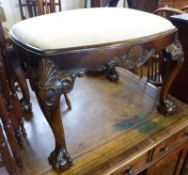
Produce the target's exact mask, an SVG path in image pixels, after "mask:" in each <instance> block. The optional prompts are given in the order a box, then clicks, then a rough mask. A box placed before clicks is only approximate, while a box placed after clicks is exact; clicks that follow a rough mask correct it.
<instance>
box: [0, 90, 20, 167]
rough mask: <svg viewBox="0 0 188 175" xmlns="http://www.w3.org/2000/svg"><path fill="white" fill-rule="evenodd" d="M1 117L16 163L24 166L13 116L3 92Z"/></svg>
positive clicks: (0, 103)
mask: <svg viewBox="0 0 188 175" xmlns="http://www.w3.org/2000/svg"><path fill="white" fill-rule="evenodd" d="M0 117H1V121H2V123H3V127H4V129H5V132H6V135H7V139H8V141H9V144H10V147H11V150H12V153H13V156H14V158H15V160H16V163H17V164H18V166H20V167H22V160H21V157H20V151H19V147H18V145H17V140H16V137H15V134H14V131H13V128H12V125H11V121H10V117H11V116H10V114H9V113H8V112H7V109H6V106H5V104H4V99H3V97H2V94H0Z"/></svg>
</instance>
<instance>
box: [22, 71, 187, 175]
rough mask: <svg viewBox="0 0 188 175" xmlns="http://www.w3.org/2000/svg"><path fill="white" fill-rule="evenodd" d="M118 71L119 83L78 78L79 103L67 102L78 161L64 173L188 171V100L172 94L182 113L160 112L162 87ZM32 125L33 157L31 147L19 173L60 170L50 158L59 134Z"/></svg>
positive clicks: (70, 140) (75, 97)
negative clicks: (176, 97) (69, 103)
mask: <svg viewBox="0 0 188 175" xmlns="http://www.w3.org/2000/svg"><path fill="white" fill-rule="evenodd" d="M118 71H119V73H120V80H119V81H118V82H116V83H112V82H109V81H108V80H106V78H105V77H104V76H99V77H85V78H83V79H78V80H77V86H75V90H74V92H73V93H71V94H70V98H71V102H72V105H73V109H72V110H71V111H66V105H65V106H64V107H63V108H62V112H63V113H64V126H65V128H66V133H65V135H66V139H67V146H68V148H69V151H70V154H71V157H72V158H73V165H72V166H71V167H70V168H69V169H68V170H66V171H65V172H63V173H62V175H136V174H138V175H180V174H181V175H183V173H180V172H181V171H182V172H183V171H185V168H184V167H186V154H187V150H188V136H187V134H188V105H186V104H184V103H181V102H179V101H178V100H176V99H174V98H172V100H173V101H175V103H176V104H177V108H178V111H177V113H176V114H175V115H173V116H163V115H160V114H159V113H158V112H157V111H156V105H157V104H156V99H157V98H158V90H157V88H156V87H154V86H151V85H149V84H147V81H146V80H144V79H143V80H140V79H139V78H138V77H137V76H136V75H133V74H131V73H130V72H127V71H124V70H121V69H119V70H118ZM83 89H84V91H83ZM93 94H95V95H93ZM78 102H79V103H78ZM86 106H87V108H86ZM37 117H40V116H37ZM37 117H36V118H37ZM42 125H45V122H43V123H42ZM46 125H47V124H46ZM39 128H40V127H39ZM31 129H32V131H34V133H33V135H32V136H31V137H34V138H35V139H34V140H33V142H32V143H29V147H30V148H32V159H31V160H32V161H31V160H29V159H28V157H29V156H28V155H31V152H29V153H27V152H26V151H27V150H25V152H26V153H25V154H24V155H23V156H25V159H24V160H25V166H26V167H25V170H24V171H23V173H20V174H19V175H28V174H32V175H38V174H40V175H57V174H56V173H55V172H54V171H53V170H52V169H51V168H50V166H49V165H48V163H47V162H46V157H47V156H48V152H49V149H50V145H49V140H50V139H53V137H52V136H51V135H50V134H49V133H51V132H50V129H49V127H48V126H46V128H44V126H43V130H42V131H41V133H40V134H37V133H36V132H35V130H36V127H34V129H33V128H31ZM35 140H37V142H35ZM44 145H45V146H44ZM37 147H38V149H37ZM46 147H47V148H48V149H46ZM39 148H40V149H39ZM39 152H40V154H39ZM168 163H172V165H170V166H169V165H168ZM38 165H39V166H38ZM164 167H165V168H164ZM166 167H167V169H166ZM164 169H165V170H164ZM167 170H168V172H167ZM28 172H29V173H28Z"/></svg>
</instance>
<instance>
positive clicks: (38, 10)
mask: <svg viewBox="0 0 188 175" xmlns="http://www.w3.org/2000/svg"><path fill="white" fill-rule="evenodd" d="M22 1H23V0H19V6H20V13H21V16H22V19H26V17H25V15H24V13H23V12H24V7H26V8H27V10H28V14H29V18H30V17H34V16H39V15H44V14H48V13H53V12H56V7H58V10H59V11H61V0H58V2H56V0H26V2H25V3H23V2H22ZM26 69H28V68H26ZM25 71H26V72H27V71H28V70H25ZM64 97H65V101H66V104H67V106H68V109H69V110H70V109H71V108H72V106H71V102H70V100H69V98H68V95H67V94H66V93H64Z"/></svg>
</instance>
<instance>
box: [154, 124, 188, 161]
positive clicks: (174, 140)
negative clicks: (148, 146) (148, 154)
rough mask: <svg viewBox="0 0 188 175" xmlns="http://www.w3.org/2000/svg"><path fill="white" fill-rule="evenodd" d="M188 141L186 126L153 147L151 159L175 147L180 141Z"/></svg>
mask: <svg viewBox="0 0 188 175" xmlns="http://www.w3.org/2000/svg"><path fill="white" fill-rule="evenodd" d="M185 141H188V127H187V128H185V129H183V130H181V131H180V132H178V133H177V134H175V135H173V136H171V137H170V138H168V139H166V140H165V141H163V142H162V143H160V144H159V145H158V146H156V147H155V148H154V152H153V156H152V160H155V159H157V158H160V157H162V156H164V155H165V154H168V152H170V151H171V150H173V149H175V148H176V147H177V146H178V145H180V144H181V143H183V142H185Z"/></svg>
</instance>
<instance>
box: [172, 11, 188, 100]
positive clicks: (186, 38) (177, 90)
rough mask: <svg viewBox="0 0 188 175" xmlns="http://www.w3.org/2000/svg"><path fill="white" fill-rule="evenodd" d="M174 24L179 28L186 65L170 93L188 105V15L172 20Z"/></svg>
mask: <svg viewBox="0 0 188 175" xmlns="http://www.w3.org/2000/svg"><path fill="white" fill-rule="evenodd" d="M170 19H171V21H172V22H173V24H174V25H175V26H176V27H177V28H178V33H179V39H180V41H181V44H182V47H183V51H184V58H185V59H184V64H183V67H182V69H181V70H180V72H179V74H178V76H177V78H176V79H175V81H174V83H173V85H172V87H171V90H170V93H171V94H172V95H174V96H175V97H177V98H178V99H180V100H182V101H183V102H185V103H188V68H187V67H188V52H187V51H188V20H187V19H188V15H187V14H182V15H177V16H173V17H171V18H170Z"/></svg>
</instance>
